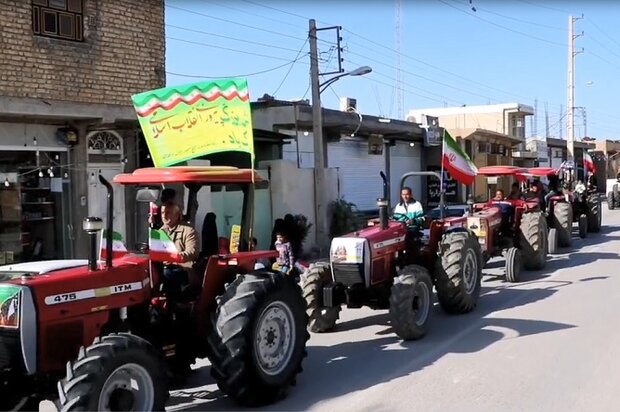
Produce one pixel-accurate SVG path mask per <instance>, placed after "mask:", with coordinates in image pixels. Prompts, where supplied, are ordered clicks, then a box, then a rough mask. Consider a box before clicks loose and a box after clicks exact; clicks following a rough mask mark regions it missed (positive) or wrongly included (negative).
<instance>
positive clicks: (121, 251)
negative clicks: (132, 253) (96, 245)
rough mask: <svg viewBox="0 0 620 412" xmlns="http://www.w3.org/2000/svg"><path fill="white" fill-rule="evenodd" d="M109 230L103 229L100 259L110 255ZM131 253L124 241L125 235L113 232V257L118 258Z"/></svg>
mask: <svg viewBox="0 0 620 412" xmlns="http://www.w3.org/2000/svg"><path fill="white" fill-rule="evenodd" d="M107 233H108V231H107V230H103V231H101V248H100V249H99V260H105V259H106V256H107V255H108V254H107V252H106V249H107V244H108V239H107V236H108V235H107ZM127 253H129V252H128V251H127V248H126V247H125V244H124V243H123V235H121V234H120V233H118V232H114V231H113V232H112V258H118V257H121V256H124V255H126V254H127Z"/></svg>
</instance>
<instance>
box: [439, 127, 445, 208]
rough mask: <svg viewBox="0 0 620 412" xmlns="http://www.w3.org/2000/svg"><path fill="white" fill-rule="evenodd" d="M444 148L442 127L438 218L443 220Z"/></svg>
mask: <svg viewBox="0 0 620 412" xmlns="http://www.w3.org/2000/svg"><path fill="white" fill-rule="evenodd" d="M445 150H446V129H443V133H442V134H441V174H440V177H439V218H440V219H441V220H443V219H444V218H445V200H446V199H445V193H444V187H443V159H444V154H445Z"/></svg>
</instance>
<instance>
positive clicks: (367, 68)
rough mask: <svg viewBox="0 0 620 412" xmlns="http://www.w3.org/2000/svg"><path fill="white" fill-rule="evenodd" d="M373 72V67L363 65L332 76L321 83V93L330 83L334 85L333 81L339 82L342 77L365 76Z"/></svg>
mask: <svg viewBox="0 0 620 412" xmlns="http://www.w3.org/2000/svg"><path fill="white" fill-rule="evenodd" d="M370 72H372V68H371V67H370V66H362V67H358V68H357V69H355V70H351V71H350V72H345V73H341V74H339V75H337V76H334V77H332V78H331V79H329V80H327V81H325V82H323V83H321V84H320V85H319V88H320V90H319V94H321V93H323V92H324V91H325V89H327V88H328V87H329V86H330V85H332V84H333V83H335V82H337V81H338V80H340V79H341V78H343V77H345V76H363V75H365V74H368V73H370Z"/></svg>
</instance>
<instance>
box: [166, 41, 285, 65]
mask: <svg viewBox="0 0 620 412" xmlns="http://www.w3.org/2000/svg"><path fill="white" fill-rule="evenodd" d="M166 39H168V40H174V41H180V42H183V43H189V44H195V45H197V46H202V47H210V48H213V49H220V50H227V51H231V52H235V53H241V54H247V55H250V56H257V57H264V58H266V59H274V60H281V61H286V62H290V61H291V58H290V57H289V58H286V57H279V56H271V55H268V54H264V53H254V52H250V51H247V50H239V49H231V48H229V47H222V46H215V45H213V44H206V43H201V42H196V41H192V40H186V39H179V38H176V37H169V36H166Z"/></svg>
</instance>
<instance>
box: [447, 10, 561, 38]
mask: <svg viewBox="0 0 620 412" xmlns="http://www.w3.org/2000/svg"><path fill="white" fill-rule="evenodd" d="M437 1H439V2H440V3H442V4H444V5H446V6H448V7H451V8H453V9H455V10H457V11H459V12H461V13H465V14H467V15H468V16H471V17H475V18H476V19H478V20H482V21H484V22H486V23H488V24H491V25H493V26H495V27H499V28H500V29H503V30H507V31H510V32H512V33H516V34H520V35H521V36H525V37H529V38H530V39H534V40H538V41H541V42H544V43H548V44H552V45H554V46H562V47H568V45H566V44H562V43H557V42H554V41H551V40H547V39H543V38H541V37H536V36H532V35H531V34H527V33H524V32H522V31H519V30H514V29H511V28H510V27H506V26H504V25H502V24H497V23H495V22H492V21H491V20H487V19H485V18H484V17H480V16H478V15H476V14H473V13H470V12H468V11H466V10H463V9H461V8H459V7H456V6H454V5H452V4H450V3H448V2H446V1H444V0H437Z"/></svg>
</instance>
